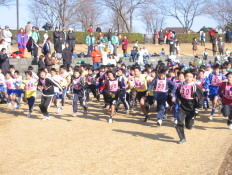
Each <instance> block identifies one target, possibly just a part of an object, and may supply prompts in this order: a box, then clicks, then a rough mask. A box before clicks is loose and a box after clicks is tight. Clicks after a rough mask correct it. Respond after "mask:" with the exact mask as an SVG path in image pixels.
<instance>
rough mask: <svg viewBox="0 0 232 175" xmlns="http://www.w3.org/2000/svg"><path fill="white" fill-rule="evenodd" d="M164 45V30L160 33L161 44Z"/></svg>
mask: <svg viewBox="0 0 232 175" xmlns="http://www.w3.org/2000/svg"><path fill="white" fill-rule="evenodd" d="M163 43H164V32H163V29H160V31H159V44H161V45H163Z"/></svg>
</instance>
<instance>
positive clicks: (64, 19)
mask: <svg viewBox="0 0 232 175" xmlns="http://www.w3.org/2000/svg"><path fill="white" fill-rule="evenodd" d="M35 1H36V2H38V3H39V4H41V5H43V6H44V8H45V7H46V8H49V9H50V11H52V12H53V13H54V15H55V16H56V17H57V19H58V20H59V23H60V25H61V26H62V27H67V26H69V25H71V24H72V23H73V22H72V20H73V16H74V15H75V14H77V13H78V12H77V11H76V8H75V7H76V6H77V5H78V4H79V1H78V0H35Z"/></svg>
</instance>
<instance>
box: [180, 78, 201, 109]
mask: <svg viewBox="0 0 232 175" xmlns="http://www.w3.org/2000/svg"><path fill="white" fill-rule="evenodd" d="M176 95H177V98H178V99H179V101H180V108H182V109H183V110H184V111H189V112H190V111H195V108H200V107H202V106H203V104H204V95H203V91H202V90H201V88H200V87H199V86H198V85H197V84H195V83H194V82H192V83H189V84H187V83H186V82H183V83H182V84H181V85H180V86H179V87H178V88H177V90H176Z"/></svg>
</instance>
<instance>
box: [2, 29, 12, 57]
mask: <svg viewBox="0 0 232 175" xmlns="http://www.w3.org/2000/svg"><path fill="white" fill-rule="evenodd" d="M11 38H12V33H11V31H10V29H9V26H5V29H4V30H3V31H2V39H4V40H5V41H6V44H7V48H6V53H11Z"/></svg>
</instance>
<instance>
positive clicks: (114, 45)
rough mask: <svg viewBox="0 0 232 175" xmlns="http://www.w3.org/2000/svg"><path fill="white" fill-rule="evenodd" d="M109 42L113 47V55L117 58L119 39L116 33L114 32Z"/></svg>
mask: <svg viewBox="0 0 232 175" xmlns="http://www.w3.org/2000/svg"><path fill="white" fill-rule="evenodd" d="M111 42H112V45H113V48H114V49H113V55H114V56H117V50H118V45H119V38H118V32H115V33H114V35H113V36H112V38H111Z"/></svg>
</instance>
